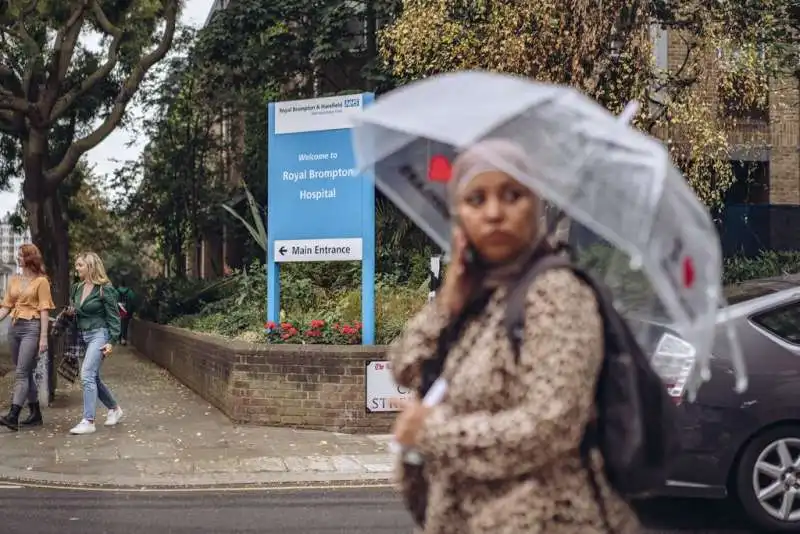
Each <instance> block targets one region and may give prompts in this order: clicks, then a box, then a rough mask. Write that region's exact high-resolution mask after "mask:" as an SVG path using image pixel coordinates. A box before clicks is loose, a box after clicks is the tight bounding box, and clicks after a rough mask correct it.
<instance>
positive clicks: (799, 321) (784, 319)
mask: <svg viewBox="0 0 800 534" xmlns="http://www.w3.org/2000/svg"><path fill="white" fill-rule="evenodd" d="M753 321H754V322H755V323H756V324H758V325H760V326H761V327H763V328H766V329H767V330H769V331H770V332H772V333H773V334H775V335H776V336H778V337H780V338H781V339H783V340H785V341H788V342H789V343H793V344H795V345H800V303H794V304H790V305H788V306H781V307H780V308H776V309H774V310H770V311H768V312H766V313H762V314H760V315H758V316H757V317H754V318H753Z"/></svg>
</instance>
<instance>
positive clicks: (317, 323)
mask: <svg viewBox="0 0 800 534" xmlns="http://www.w3.org/2000/svg"><path fill="white" fill-rule="evenodd" d="M309 324H310V325H311V328H322V327H323V326H325V321H321V320H320V319H314V320H313V321H311V323H309Z"/></svg>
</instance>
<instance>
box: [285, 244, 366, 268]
mask: <svg viewBox="0 0 800 534" xmlns="http://www.w3.org/2000/svg"><path fill="white" fill-rule="evenodd" d="M274 255H275V261H277V262H281V263H282V262H293V261H361V259H362V239H361V238H355V239H353V238H351V239H293V240H285V239H276V240H275V250H274Z"/></svg>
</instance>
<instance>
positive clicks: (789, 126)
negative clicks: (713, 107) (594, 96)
mask: <svg viewBox="0 0 800 534" xmlns="http://www.w3.org/2000/svg"><path fill="white" fill-rule="evenodd" d="M654 44H655V47H654V48H655V56H656V63H657V64H658V66H659V67H660V68H662V69H669V71H670V72H676V71H677V70H678V69H680V67H681V64H682V63H683V60H684V58H685V56H686V47H685V45H684V42H683V40H682V39H680V36H678V35H674V34H671V33H669V32H664V31H660V32H655V33H654ZM720 56H721V54H720ZM719 60H720V57H713V58H709V61H708V64H707V65H705V66H704V67H705V76H704V78H703V80H701V83H700V87H699V88H698V90H701V91H703V92H704V93H705V94H706V95H707V98H710V99H712V100H714V101H715V103H716V104H718V103H719V102H718V100H719V91H718V86H717V85H716V84H718V83H719V78H718V76H716V73H717V71H716V68H715V63H716V62H717V61H719ZM718 109H719V110H720V112H721V113H724V108H723V106H721V105H720V106H718ZM674 134H675V132H670V135H671V136H674ZM728 141H729V144H730V147H731V156H730V157H731V162H732V163H733V164H734V168H735V169H736V168H737V166H738V167H742V166H746V167H748V168H749V169H750V170H751V171H752V170H755V171H756V172H753V173H751V177H750V180H751V181H757V182H760V183H755V184H753V185H754V187H752V188H749V189H750V190H749V191H747V192H745V191H743V188H742V187H741V184H737V185H735V186H734V188H732V189H734V191H732V193H734V194H733V195H732V197H733V198H731V199H730V203H734V204H739V203H747V204H780V205H800V80H798V79H797V78H788V79H782V80H773V81H772V82H771V87H770V94H769V108H768V109H766V110H764V113H753V114H750V115H749V116H747V117H745V116H739V117H736V126H735V127H734V128H732V131H731V132H730V136H729V139H728Z"/></svg>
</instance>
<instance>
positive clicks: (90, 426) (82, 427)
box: [69, 419, 97, 434]
mask: <svg viewBox="0 0 800 534" xmlns="http://www.w3.org/2000/svg"><path fill="white" fill-rule="evenodd" d="M95 430H97V429H96V428H95V426H94V423H92V422H90V421H87V420H86V419H81V422H80V423H78V424H77V425H75V426H74V427H72V430H70V431H69V433H70V434H94V432H95Z"/></svg>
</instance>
